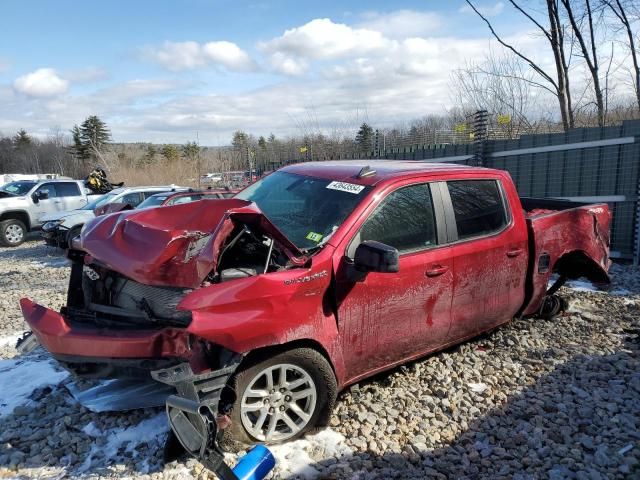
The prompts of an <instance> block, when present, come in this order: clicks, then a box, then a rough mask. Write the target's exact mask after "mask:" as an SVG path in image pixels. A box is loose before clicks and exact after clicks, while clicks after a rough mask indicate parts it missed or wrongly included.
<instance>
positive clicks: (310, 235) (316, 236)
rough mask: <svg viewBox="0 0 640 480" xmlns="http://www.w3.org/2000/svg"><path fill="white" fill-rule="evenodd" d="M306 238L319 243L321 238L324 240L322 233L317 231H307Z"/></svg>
mask: <svg viewBox="0 0 640 480" xmlns="http://www.w3.org/2000/svg"><path fill="white" fill-rule="evenodd" d="M305 238H306V239H307V240H311V241H312V242H316V243H318V242H319V241H320V240H322V234H321V233H316V232H309V233H307V236H306V237H305Z"/></svg>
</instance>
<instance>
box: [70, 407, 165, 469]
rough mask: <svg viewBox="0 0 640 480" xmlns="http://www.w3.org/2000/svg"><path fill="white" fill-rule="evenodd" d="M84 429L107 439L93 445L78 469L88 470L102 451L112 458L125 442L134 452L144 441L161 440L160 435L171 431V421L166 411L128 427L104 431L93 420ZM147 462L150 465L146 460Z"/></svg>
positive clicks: (93, 435)
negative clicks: (169, 421)
mask: <svg viewBox="0 0 640 480" xmlns="http://www.w3.org/2000/svg"><path fill="white" fill-rule="evenodd" d="M82 431H83V432H84V433H86V434H87V435H89V436H90V437H103V438H105V439H106V443H105V444H104V445H102V446H98V445H93V446H92V447H91V450H90V451H89V454H88V455H87V458H86V459H85V461H84V462H83V463H82V465H81V466H80V468H79V469H78V470H79V471H80V472H86V471H87V470H89V469H90V468H91V466H92V463H93V460H94V457H95V456H96V454H97V453H98V452H101V453H102V454H103V455H104V457H105V458H106V459H112V458H114V457H115V456H116V455H117V453H118V450H120V448H121V447H122V446H124V445H125V444H126V448H125V450H126V451H127V452H130V453H132V452H134V450H135V448H136V447H137V446H138V445H139V444H141V443H143V442H144V443H149V442H151V441H154V440H157V441H161V438H160V437H161V436H164V434H166V433H167V432H168V431H169V423H168V422H167V415H166V413H164V412H162V413H159V414H158V415H156V416H154V417H151V418H147V419H145V420H143V421H141V422H140V423H138V424H137V425H134V426H132V427H128V428H112V429H110V430H106V431H104V432H102V431H100V429H99V428H97V427H96V425H95V424H94V423H93V422H91V423H89V424H88V425H86V426H85V427H84V428H83V429H82ZM136 455H137V453H136ZM145 464H146V465H147V467H148V464H147V462H146V461H145ZM147 470H148V468H147Z"/></svg>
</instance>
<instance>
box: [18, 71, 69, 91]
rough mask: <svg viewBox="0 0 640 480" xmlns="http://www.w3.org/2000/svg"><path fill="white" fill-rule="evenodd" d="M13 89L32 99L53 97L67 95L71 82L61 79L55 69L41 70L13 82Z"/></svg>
mask: <svg viewBox="0 0 640 480" xmlns="http://www.w3.org/2000/svg"><path fill="white" fill-rule="evenodd" d="M13 87H14V88H15V89H16V91H18V92H20V93H24V94H25V95H29V96H30V97H53V96H56V95H60V94H62V93H65V92H66V91H67V89H68V88H69V82H68V81H67V80H65V79H63V78H60V76H58V74H57V73H56V71H55V70H54V69H53V68H39V69H38V70H36V71H34V72H31V73H28V74H27V75H23V76H22V77H18V78H17V79H16V80H15V82H13Z"/></svg>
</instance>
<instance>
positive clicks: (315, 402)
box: [222, 348, 337, 450]
mask: <svg viewBox="0 0 640 480" xmlns="http://www.w3.org/2000/svg"><path fill="white" fill-rule="evenodd" d="M230 383H231V385H230V386H231V388H232V389H233V390H234V391H235V393H236V399H235V402H234V404H233V408H232V411H231V412H230V413H229V416H230V417H231V421H232V423H231V426H230V427H228V428H227V429H225V430H224V431H223V432H224V434H223V442H222V443H223V445H224V446H225V447H226V448H227V449H230V450H238V449H240V448H242V444H244V445H246V444H252V443H255V442H262V443H270V444H273V443H281V442H285V441H289V440H295V439H296V438H299V437H301V436H302V435H304V434H305V433H307V432H308V431H310V430H311V429H313V428H314V427H317V426H325V425H326V424H327V423H328V420H329V417H330V415H331V411H332V410H333V406H334V404H335V399H336V390H337V386H336V379H335V376H334V374H333V370H332V369H331V366H330V365H329V363H328V362H327V360H326V359H325V358H324V356H322V355H321V354H320V353H319V352H317V351H316V350H313V349H310V348H296V349H293V350H289V351H286V352H282V353H278V354H274V355H270V356H268V357H266V358H265V356H262V357H261V358H256V359H254V360H253V361H250V362H249V364H248V365H246V366H245V367H241V370H240V371H239V372H238V373H237V374H236V375H235V376H234V377H233V378H232V380H231V382H230Z"/></svg>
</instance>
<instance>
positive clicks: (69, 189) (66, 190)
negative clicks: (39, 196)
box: [56, 182, 80, 197]
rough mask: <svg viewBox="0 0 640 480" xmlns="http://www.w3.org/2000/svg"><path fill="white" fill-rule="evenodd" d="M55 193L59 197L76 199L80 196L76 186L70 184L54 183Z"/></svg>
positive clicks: (75, 184)
mask: <svg viewBox="0 0 640 480" xmlns="http://www.w3.org/2000/svg"><path fill="white" fill-rule="evenodd" d="M56 192H57V193H58V196H59V197H77V196H79V195H80V189H79V188H78V184H77V183H71V182H59V183H56Z"/></svg>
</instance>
